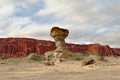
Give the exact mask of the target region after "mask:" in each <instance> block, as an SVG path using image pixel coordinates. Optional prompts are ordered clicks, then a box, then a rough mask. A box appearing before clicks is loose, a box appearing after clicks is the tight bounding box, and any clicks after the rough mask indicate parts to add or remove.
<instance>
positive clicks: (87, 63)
mask: <svg viewBox="0 0 120 80" xmlns="http://www.w3.org/2000/svg"><path fill="white" fill-rule="evenodd" d="M94 63H95V60H94V59H92V58H85V59H83V61H82V66H85V65H90V64H94Z"/></svg>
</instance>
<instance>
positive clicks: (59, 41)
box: [45, 27, 73, 60]
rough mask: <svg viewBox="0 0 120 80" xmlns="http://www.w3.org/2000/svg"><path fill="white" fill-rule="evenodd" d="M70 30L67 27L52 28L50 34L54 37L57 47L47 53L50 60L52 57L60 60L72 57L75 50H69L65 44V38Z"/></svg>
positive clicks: (46, 55)
mask: <svg viewBox="0 0 120 80" xmlns="http://www.w3.org/2000/svg"><path fill="white" fill-rule="evenodd" d="M68 34H69V31H68V30H67V29H62V28H59V27H53V28H52V29H51V32H50V35H51V36H52V37H53V38H54V40H55V44H56V49H55V50H53V51H49V52H46V53H45V57H46V59H47V60H50V57H51V56H52V58H54V59H55V60H57V59H58V60H60V59H62V58H70V57H71V56H72V55H73V52H71V51H69V50H68V49H67V48H66V45H65V38H66V37H67V36H68Z"/></svg>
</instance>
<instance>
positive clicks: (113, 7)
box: [0, 0, 120, 47]
mask: <svg viewBox="0 0 120 80" xmlns="http://www.w3.org/2000/svg"><path fill="white" fill-rule="evenodd" d="M39 1H42V0H4V1H3V0H0V34H1V36H2V37H8V36H13V37H33V38H37V39H47V40H51V39H52V38H51V37H50V36H49V31H50V28H51V27H52V26H60V27H62V28H67V29H69V30H70V34H69V36H68V38H67V41H68V42H76V43H78V42H79V43H102V44H109V45H111V46H118V43H119V40H120V38H119V37H120V35H119V29H120V27H119V26H120V23H119V22H120V5H119V4H120V0H44V3H45V5H44V8H43V9H41V8H40V10H39V11H38V12H36V15H37V16H38V17H40V20H41V18H46V19H47V17H48V16H49V15H51V14H52V15H53V16H52V17H53V18H55V20H58V21H55V22H51V23H49V21H51V20H52V19H50V18H48V20H47V21H48V22H46V24H44V25H43V24H42V22H40V23H39V21H38V22H37V20H35V19H34V21H33V20H32V18H31V16H32V17H35V16H36V15H31V16H29V17H27V16H26V17H22V16H19V17H17V16H14V13H15V12H16V11H18V10H20V11H22V10H24V9H27V8H28V7H29V6H30V5H33V6H34V4H35V3H38V2H39ZM40 5H43V4H40ZM37 8H38V7H37ZM22 14H25V13H24V12H23V13H22ZM8 16H9V17H8ZM3 33H4V34H3ZM116 34H117V35H116ZM119 47H120V46H119Z"/></svg>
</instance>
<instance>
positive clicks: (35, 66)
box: [0, 57, 120, 80]
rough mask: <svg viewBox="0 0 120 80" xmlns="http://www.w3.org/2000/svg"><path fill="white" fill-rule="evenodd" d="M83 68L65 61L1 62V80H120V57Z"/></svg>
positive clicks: (9, 60)
mask: <svg viewBox="0 0 120 80" xmlns="http://www.w3.org/2000/svg"><path fill="white" fill-rule="evenodd" d="M106 59H107V60H108V61H107V62H104V61H103V62H101V61H98V62H96V63H95V64H92V65H87V66H82V65H81V61H65V62H63V63H59V64H56V65H53V66H46V65H44V64H42V62H38V61H31V60H25V59H8V60H0V80H120V57H118V58H116V57H115V58H113V57H108V58H106Z"/></svg>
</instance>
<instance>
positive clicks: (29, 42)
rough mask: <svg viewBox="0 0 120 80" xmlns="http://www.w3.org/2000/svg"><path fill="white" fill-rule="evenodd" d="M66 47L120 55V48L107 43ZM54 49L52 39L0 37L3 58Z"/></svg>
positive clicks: (80, 51)
mask: <svg viewBox="0 0 120 80" xmlns="http://www.w3.org/2000/svg"><path fill="white" fill-rule="evenodd" d="M66 47H67V48H68V49H69V50H70V51H73V52H76V53H78V52H79V53H83V54H90V53H97V54H100V55H101V56H113V55H120V48H110V47H109V46H108V45H100V44H89V45H85V44H84V45H83V44H82V45H80V44H66ZM54 49H55V43H54V42H52V41H46V40H37V39H33V38H0V56H2V57H4V58H14V57H26V56H27V55H29V54H30V53H37V54H44V53H45V52H47V51H50V50H54Z"/></svg>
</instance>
